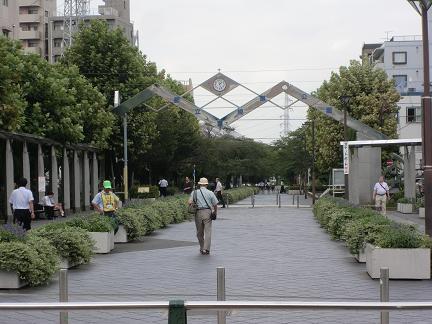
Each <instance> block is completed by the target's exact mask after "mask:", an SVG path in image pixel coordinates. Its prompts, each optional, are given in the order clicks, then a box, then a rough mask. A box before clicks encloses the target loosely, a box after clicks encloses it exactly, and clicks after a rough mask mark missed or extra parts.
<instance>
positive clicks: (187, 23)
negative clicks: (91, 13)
mask: <svg viewBox="0 0 432 324" xmlns="http://www.w3.org/2000/svg"><path fill="white" fill-rule="evenodd" d="M100 3H102V1H100V0H92V7H93V8H96V7H97V5H98V4H100ZM131 8H132V21H133V22H134V24H135V28H137V29H138V30H139V34H140V49H141V50H142V52H143V53H145V54H146V55H147V56H148V58H149V59H150V60H152V61H154V62H156V63H157V65H158V68H159V69H162V68H163V69H165V70H166V71H167V72H168V73H170V74H171V75H172V76H173V77H174V78H175V79H178V80H187V79H189V78H192V80H193V83H194V85H197V84H199V83H201V82H203V81H204V80H206V79H208V78H210V77H211V76H212V75H213V74H214V73H216V72H217V70H218V69H221V71H222V72H223V73H225V74H227V75H228V76H229V77H231V78H233V79H235V80H237V81H239V82H241V83H243V84H245V85H246V86H247V87H249V88H251V89H253V90H254V91H257V92H261V91H264V90H266V89H267V88H269V87H271V86H272V85H274V84H275V83H277V82H279V81H281V80H286V81H288V82H290V83H293V84H294V85H296V86H297V87H299V88H301V89H303V90H306V91H308V92H310V91H313V90H315V89H316V88H317V87H319V85H320V84H321V83H322V82H323V80H326V79H328V78H329V76H330V73H331V71H332V70H337V68H338V67H339V66H341V65H347V64H348V63H349V61H350V60H352V59H358V58H359V55H360V53H361V48H362V45H363V43H365V42H366V43H374V42H382V41H384V40H385V39H386V37H387V35H389V36H393V35H397V36H399V35H419V34H420V33H421V28H420V17H419V16H418V14H417V13H416V12H415V11H414V10H413V9H412V8H411V7H410V5H409V4H408V2H407V1H406V0H362V1H358V0H357V1H354V0H308V1H298V0H296V1H294V0H266V1H262V0H261V1H258V0H217V1H208V0H182V1H179V0H158V1H150V0H131ZM251 97H252V96H251V95H249V94H248V93H247V91H246V90H241V89H239V90H237V91H236V92H235V93H233V94H232V95H231V97H230V99H232V100H233V101H234V102H235V103H236V104H238V105H241V104H242V103H245V102H247V101H248V100H249V99H251ZM211 98H212V97H211V96H209V95H208V93H205V92H203V91H199V92H196V93H195V100H196V102H197V103H198V104H204V103H206V102H207V101H209V100H210V99H211ZM284 100H285V98H284V97H283V95H281V96H280V97H279V98H277V101H278V102H279V103H281V104H283V103H284ZM227 106H228V105H227V104H225V103H223V102H217V103H216V104H215V105H213V106H210V108H209V109H211V110H209V111H210V112H212V113H213V114H215V115H217V116H221V115H224V114H226V113H228V112H229V111H230V110H232V108H231V109H230V108H223V109H219V108H218V107H227ZM281 118H282V119H283V118H284V113H283V112H282V111H281V110H279V109H277V108H274V107H271V106H269V105H265V106H264V107H263V108H259V109H257V110H256V111H255V112H253V113H251V114H250V115H247V116H246V117H245V118H244V119H245V120H243V121H238V122H236V124H235V125H234V126H235V127H236V129H237V131H238V132H240V133H242V134H244V135H247V136H249V137H252V138H257V139H261V140H263V141H265V142H270V141H272V140H274V139H276V138H278V137H279V136H280V134H281V131H282V130H283V128H282V127H281V125H282V124H283V120H278V119H281ZM304 118H305V108H304V107H302V106H296V107H294V108H293V109H292V110H291V111H289V119H290V120H289V128H290V129H294V128H296V127H298V126H299V125H300V124H301V123H302V121H303V119H304ZM253 119H255V120H253ZM265 119H267V120H265Z"/></svg>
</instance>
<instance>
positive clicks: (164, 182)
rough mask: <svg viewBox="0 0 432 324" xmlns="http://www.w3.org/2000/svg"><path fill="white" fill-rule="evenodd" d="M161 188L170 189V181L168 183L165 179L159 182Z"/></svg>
mask: <svg viewBox="0 0 432 324" xmlns="http://www.w3.org/2000/svg"><path fill="white" fill-rule="evenodd" d="M159 186H160V187H161V188H166V187H168V181H166V180H165V179H162V180H161V181H159Z"/></svg>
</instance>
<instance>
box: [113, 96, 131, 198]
mask: <svg viewBox="0 0 432 324" xmlns="http://www.w3.org/2000/svg"><path fill="white" fill-rule="evenodd" d="M119 105H120V93H119V91H117V90H116V91H115V92H114V107H118V106H119ZM128 178H129V176H128V148H127V113H126V112H125V113H124V115H123V185H124V191H123V192H124V200H125V201H126V200H128V199H129V190H128V189H129V185H128Z"/></svg>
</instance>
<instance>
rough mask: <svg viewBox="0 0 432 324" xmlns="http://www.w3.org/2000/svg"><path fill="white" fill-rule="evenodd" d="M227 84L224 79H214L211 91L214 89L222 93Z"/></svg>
mask: <svg viewBox="0 0 432 324" xmlns="http://www.w3.org/2000/svg"><path fill="white" fill-rule="evenodd" d="M226 86H227V84H226V82H225V80H224V79H216V80H214V82H213V89H215V90H216V91H218V92H222V91H224V90H225V88H226Z"/></svg>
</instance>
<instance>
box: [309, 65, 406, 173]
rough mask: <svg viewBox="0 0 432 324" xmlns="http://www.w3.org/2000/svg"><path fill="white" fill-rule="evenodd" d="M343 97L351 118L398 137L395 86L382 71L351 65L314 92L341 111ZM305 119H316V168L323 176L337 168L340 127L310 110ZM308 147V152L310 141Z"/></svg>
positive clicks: (335, 74) (397, 98) (339, 156)
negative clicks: (346, 101)
mask: <svg viewBox="0 0 432 324" xmlns="http://www.w3.org/2000/svg"><path fill="white" fill-rule="evenodd" d="M342 95H348V96H351V100H350V103H349V108H348V109H349V115H350V116H351V117H353V118H355V119H358V120H359V121H361V122H362V123H364V124H366V125H368V126H370V127H372V128H375V129H377V130H378V131H380V132H382V133H383V134H386V135H387V136H389V137H390V138H395V137H396V136H397V134H396V131H397V119H396V114H397V112H398V107H397V104H396V103H397V102H398V101H399V99H400V96H399V93H398V92H397V91H396V89H395V85H394V82H393V81H392V80H389V79H388V77H387V74H386V73H385V72H384V71H383V70H381V69H376V68H375V67H374V66H373V65H371V64H369V63H368V62H367V61H365V62H363V63H361V62H359V61H351V63H350V65H349V66H348V67H345V66H343V67H341V68H340V69H339V73H332V75H331V77H330V80H329V81H325V82H324V83H323V84H322V85H321V87H320V88H319V89H318V90H317V92H316V96H317V97H318V98H320V99H321V100H323V101H325V102H327V103H328V104H330V105H332V106H334V107H336V108H338V109H340V110H342V111H343V110H344V107H343V105H342V103H341V101H340V100H339V97H340V96H342ZM308 119H309V120H311V119H315V124H316V148H317V168H318V169H319V170H321V171H322V172H326V171H329V170H330V169H331V168H333V167H338V166H340V165H341V160H342V156H341V148H340V141H342V140H343V125H342V124H340V123H338V122H336V121H334V120H333V119H330V118H329V117H327V116H325V115H323V114H322V113H320V112H317V111H316V110H314V109H312V108H310V109H309V111H308ZM354 138H355V133H354V132H352V131H351V132H350V140H352V139H354ZM308 146H309V148H310V146H311V142H310V141H309V144H308Z"/></svg>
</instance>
